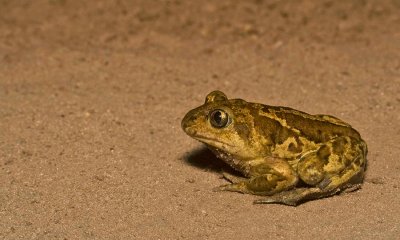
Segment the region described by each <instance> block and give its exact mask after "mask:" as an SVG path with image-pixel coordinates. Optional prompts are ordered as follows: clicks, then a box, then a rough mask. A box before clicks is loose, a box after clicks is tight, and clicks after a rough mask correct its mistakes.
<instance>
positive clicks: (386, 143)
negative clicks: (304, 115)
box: [0, 0, 400, 239]
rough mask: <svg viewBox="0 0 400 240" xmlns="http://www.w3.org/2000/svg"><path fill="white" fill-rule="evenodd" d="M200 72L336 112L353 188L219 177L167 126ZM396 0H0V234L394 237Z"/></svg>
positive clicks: (233, 92) (262, 94) (399, 23)
mask: <svg viewBox="0 0 400 240" xmlns="http://www.w3.org/2000/svg"><path fill="white" fill-rule="evenodd" d="M214 89H220V90H222V91H224V92H225V93H226V94H227V95H228V96H229V97H234V98H243V99H246V100H248V101H255V102H261V103H265V104H269V105H284V106H290V107H293V108H296V109H300V110H303V111H306V112H310V113H326V114H331V115H335V116H338V117H340V118H342V119H343V120H345V121H347V122H349V123H351V124H352V125H353V126H354V127H355V128H356V129H357V130H359V131H360V133H361V135H362V136H363V138H364V139H365V140H366V142H367V143H368V146H369V155H368V160H369V168H368V172H367V176H366V181H365V183H364V185H363V188H362V189H361V190H360V191H357V192H354V193H351V194H346V195H341V196H335V197H331V198H327V199H323V200H318V201H313V202H309V203H306V204H303V205H301V206H299V207H296V208H294V207H287V206H281V205H253V204H252V201H253V200H255V199H257V198H258V197H256V196H251V195H242V194H237V193H215V192H213V191H212V188H213V187H215V186H218V185H221V184H223V183H225V182H224V180H223V179H221V178H220V174H219V171H220V168H221V166H223V165H222V164H221V162H220V161H219V160H217V159H215V157H213V155H212V154H210V153H209V152H208V151H206V150H204V149H203V148H202V145H201V144H200V143H198V142H196V141H195V140H193V139H191V138H190V137H188V136H186V135H185V133H184V132H183V131H182V130H181V128H180V121H181V119H182V117H183V116H184V114H185V113H186V112H187V111H188V110H190V109H192V108H194V107H196V106H198V105H200V104H202V103H203V101H204V98H205V96H206V94H207V93H209V92H210V91H212V90H214ZM399 93H400V2H399V1H396V0H393V1H389V0H388V1H377V0H376V1H367V0H360V1H331V0H325V1H311V0H310V1H306V0H304V1H269V0H265V1H263V0H254V1H234V0H231V1H229V0H221V1H183V0H174V1H172V0H171V1H161V0H159V1H147V0H143V1H72V0H71V1H70V0H47V1H45V0H37V1H28V0H26V1H23V0H20V1H19V0H18V1H7V0H0V239H311V238H319V239H398V238H399V236H400V193H399V190H400V189H399V188H400V177H399V171H400V160H399V155H400V148H399V145H398V144H399V142H400V124H399V122H400V114H399V112H400V108H399V105H400V94H399Z"/></svg>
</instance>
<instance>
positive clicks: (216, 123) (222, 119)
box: [210, 109, 230, 128]
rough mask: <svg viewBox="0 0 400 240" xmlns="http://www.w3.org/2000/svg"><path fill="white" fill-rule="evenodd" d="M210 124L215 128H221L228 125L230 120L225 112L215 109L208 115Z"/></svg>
mask: <svg viewBox="0 0 400 240" xmlns="http://www.w3.org/2000/svg"><path fill="white" fill-rule="evenodd" d="M210 123H211V125H212V126H213V127H215V128H223V127H226V126H228V125H229V123H230V119H229V116H228V114H227V113H226V112H225V111H223V110H221V109H216V110H214V111H212V112H211V113H210Z"/></svg>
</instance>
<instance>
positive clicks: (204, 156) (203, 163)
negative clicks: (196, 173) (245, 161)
mask: <svg viewBox="0 0 400 240" xmlns="http://www.w3.org/2000/svg"><path fill="white" fill-rule="evenodd" d="M182 158H183V160H184V161H185V163H186V164H188V165H191V166H193V167H196V168H199V169H203V170H205V171H210V172H219V173H221V172H222V171H225V172H228V173H231V174H235V175H240V173H238V172H236V171H235V170H234V169H232V168H231V167H230V166H229V165H228V164H226V163H225V162H224V161H222V160H221V159H219V158H217V157H216V156H215V155H214V154H213V153H212V152H211V151H210V150H209V149H208V148H207V147H205V146H202V147H199V148H195V149H194V150H192V151H191V152H189V153H186V154H185V155H184V156H183V157H182Z"/></svg>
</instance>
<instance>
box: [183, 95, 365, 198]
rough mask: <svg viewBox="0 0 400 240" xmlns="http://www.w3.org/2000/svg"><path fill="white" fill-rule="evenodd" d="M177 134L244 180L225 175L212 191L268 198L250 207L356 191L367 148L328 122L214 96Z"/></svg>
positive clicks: (331, 120) (354, 134)
mask: <svg viewBox="0 0 400 240" xmlns="http://www.w3.org/2000/svg"><path fill="white" fill-rule="evenodd" d="M182 128H183V130H184V131H185V132H186V133H187V134H188V135H189V136H191V137H193V138H195V139H197V140H199V141H201V142H203V143H205V144H206V145H207V146H208V147H209V148H210V149H211V150H212V151H213V152H214V153H215V154H216V155H217V156H218V157H219V158H221V159H222V160H224V161H225V162H227V163H228V164H229V165H230V166H232V167H233V168H234V169H236V170H237V171H239V172H240V173H242V174H243V177H237V176H232V175H229V174H227V173H224V177H225V178H226V179H227V180H229V181H230V182H231V183H230V184H228V185H224V186H220V187H218V188H217V190H221V191H235V192H241V193H249V194H256V195H263V196H268V197H266V198H264V199H260V200H257V201H255V203H281V204H286V205H297V204H299V203H301V202H304V201H307V200H313V199H318V198H322V197H327V196H331V195H334V194H336V193H338V192H341V191H343V190H344V191H352V190H355V189H358V188H359V187H360V185H361V183H362V180H363V176H364V170H365V165H366V155H367V145H366V144H365V142H364V141H363V140H362V139H361V137H360V134H359V133H358V132H357V131H356V130H355V129H353V128H352V127H351V126H350V125H349V124H347V123H345V122H343V121H342V120H339V119H337V118H335V117H332V116H328V115H310V114H307V113H304V112H301V111H297V110H294V109H291V108H287V107H275V106H267V105H262V104H258V103H249V102H246V101H244V100H242V99H228V98H227V97H226V95H225V94H224V93H222V92H220V91H214V92H211V93H210V94H208V95H207V97H206V101H205V103H204V105H202V106H200V107H198V108H195V109H193V110H191V111H189V112H188V113H187V114H186V116H185V117H184V119H183V120H182ZM299 183H302V185H304V186H306V187H304V186H303V187H299Z"/></svg>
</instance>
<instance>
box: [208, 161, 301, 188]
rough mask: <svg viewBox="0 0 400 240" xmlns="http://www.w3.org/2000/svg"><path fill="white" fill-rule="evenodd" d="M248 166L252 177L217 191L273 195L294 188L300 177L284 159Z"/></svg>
mask: <svg viewBox="0 0 400 240" xmlns="http://www.w3.org/2000/svg"><path fill="white" fill-rule="evenodd" d="M246 164H248V165H249V168H248V169H249V170H248V173H247V174H246V175H249V176H250V177H249V178H247V179H243V180H242V181H237V182H234V183H232V184H228V185H223V186H220V187H217V188H215V189H214V190H216V191H231V192H241V193H249V194H255V195H272V194H275V193H278V192H282V191H286V190H288V189H291V188H293V187H294V186H295V185H296V183H297V181H298V177H297V174H296V172H295V171H293V169H292V168H291V167H290V165H289V164H288V163H287V162H286V161H285V160H283V159H277V158H262V159H255V160H252V161H250V162H247V163H246Z"/></svg>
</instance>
